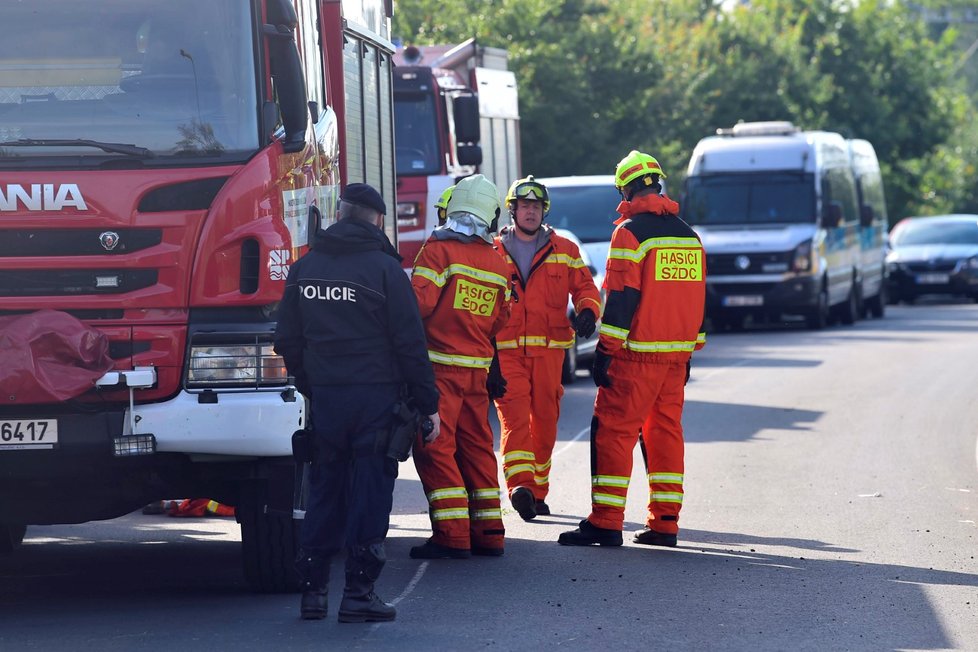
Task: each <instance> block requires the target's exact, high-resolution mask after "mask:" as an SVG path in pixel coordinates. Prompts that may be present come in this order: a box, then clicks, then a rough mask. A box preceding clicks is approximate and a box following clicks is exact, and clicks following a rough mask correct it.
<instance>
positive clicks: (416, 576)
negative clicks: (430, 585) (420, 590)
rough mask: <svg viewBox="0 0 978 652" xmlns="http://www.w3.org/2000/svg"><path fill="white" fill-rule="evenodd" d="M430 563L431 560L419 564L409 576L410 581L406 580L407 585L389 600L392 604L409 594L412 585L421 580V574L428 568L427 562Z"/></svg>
mask: <svg viewBox="0 0 978 652" xmlns="http://www.w3.org/2000/svg"><path fill="white" fill-rule="evenodd" d="M430 563H431V562H427V561H423V562H421V566H419V567H418V572H416V573H415V574H414V577H412V578H411V581H410V582H408V585H407V586H406V587H405V588H404V590H403V591H402V592H401V595H399V596H397V597H396V598H394V599H393V600H391V604H392V605H396V604H397V603H398V602H400V601H401V600H403V599H404V598H406V597H408V595H410V594H411V591H413V590H414V587H416V586H417V585H418V582H420V581H421V576H422V575H424V573H425V571H426V570H428V564H430Z"/></svg>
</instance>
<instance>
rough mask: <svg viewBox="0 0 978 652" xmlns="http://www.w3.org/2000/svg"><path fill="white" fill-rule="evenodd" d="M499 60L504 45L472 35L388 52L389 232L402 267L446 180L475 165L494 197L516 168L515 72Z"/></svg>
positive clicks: (432, 216)
mask: <svg viewBox="0 0 978 652" xmlns="http://www.w3.org/2000/svg"><path fill="white" fill-rule="evenodd" d="M507 62H508V58H507V55H506V51H505V50H501V49H499V48H489V47H484V46H480V45H478V44H477V43H476V42H475V40H474V39H469V40H468V41H465V42H464V43H462V44H460V45H457V46H438V45H433V46H426V47H423V48H421V47H416V46H408V47H406V48H403V49H401V50H398V53H397V55H396V56H395V63H396V64H397V66H396V68H395V69H394V114H395V118H394V126H395V132H396V136H397V140H396V143H397V147H396V160H397V200H398V204H397V233H398V240H399V243H400V245H399V247H400V253H401V255H402V256H403V257H404V264H405V266H407V267H410V266H411V264H412V262H413V261H414V258H415V256H417V254H418V250H419V249H420V248H421V244H422V243H423V242H424V240H425V239H426V238H427V237H428V236H429V235H430V234H431V230H432V229H433V228H434V227H435V225H436V224H437V221H438V219H437V214H436V211H435V210H434V209H433V208H432V205H433V204H434V202H435V201H436V200H437V199H438V198H439V197H440V196H441V194H442V192H443V191H444V190H445V189H446V188H448V187H449V186H451V185H453V184H454V183H455V182H456V181H458V180H459V179H460V178H462V177H465V176H468V175H470V174H475V173H477V172H481V173H482V174H484V175H486V177H488V178H489V179H490V180H491V181H493V182H494V183H495V184H496V185H497V187H498V188H499V192H500V195H501V196H500V198H502V195H504V194H505V192H506V189H507V188H508V187H509V184H510V182H511V181H513V180H514V179H517V178H518V177H519V176H520V174H519V171H520V139H519V106H518V98H517V88H516V77H515V76H514V75H513V73H512V72H511V71H510V70H508V63H507Z"/></svg>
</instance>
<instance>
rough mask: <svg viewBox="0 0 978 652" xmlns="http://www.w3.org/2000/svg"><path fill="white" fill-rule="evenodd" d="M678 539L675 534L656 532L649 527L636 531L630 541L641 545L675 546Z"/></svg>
mask: <svg viewBox="0 0 978 652" xmlns="http://www.w3.org/2000/svg"><path fill="white" fill-rule="evenodd" d="M678 540H679V537H678V536H677V535H675V534H666V533H665V532H656V531H655V530H651V529H649V528H645V529H644V530H641V531H639V532H636V533H635V536H634V537H632V541H634V542H635V543H640V544H642V545H643V546H665V547H667V548H675V547H676V543H677V542H678Z"/></svg>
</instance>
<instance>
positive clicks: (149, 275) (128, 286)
mask: <svg viewBox="0 0 978 652" xmlns="http://www.w3.org/2000/svg"><path fill="white" fill-rule="evenodd" d="M156 281H157V271H156V270H155V269H86V270H23V271H13V270H0V297H54V296H76V295H112V294H124V293H126V292H133V291H135V290H140V289H142V288H147V287H150V286H152V285H155V284H156Z"/></svg>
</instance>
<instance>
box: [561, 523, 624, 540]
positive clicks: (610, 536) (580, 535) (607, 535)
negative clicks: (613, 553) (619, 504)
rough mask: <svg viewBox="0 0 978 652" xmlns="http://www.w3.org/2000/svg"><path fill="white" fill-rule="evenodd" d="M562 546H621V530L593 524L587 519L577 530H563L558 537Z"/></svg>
mask: <svg viewBox="0 0 978 652" xmlns="http://www.w3.org/2000/svg"><path fill="white" fill-rule="evenodd" d="M557 543H559V544H560V545H562V546H593V545H595V544H596V545H599V546H620V545H621V543H622V540H621V530H608V529H605V528H603V527H597V526H596V525H591V522H590V521H588V520H587V519H584V520H583V521H581V524H580V526H579V527H578V528H577V529H576V530H571V531H569V532H563V533H562V534H561V535H560V537H558V539H557Z"/></svg>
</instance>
